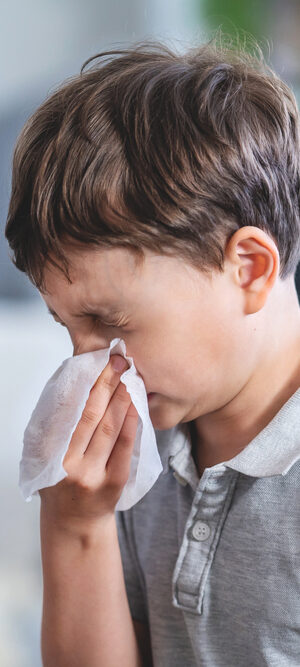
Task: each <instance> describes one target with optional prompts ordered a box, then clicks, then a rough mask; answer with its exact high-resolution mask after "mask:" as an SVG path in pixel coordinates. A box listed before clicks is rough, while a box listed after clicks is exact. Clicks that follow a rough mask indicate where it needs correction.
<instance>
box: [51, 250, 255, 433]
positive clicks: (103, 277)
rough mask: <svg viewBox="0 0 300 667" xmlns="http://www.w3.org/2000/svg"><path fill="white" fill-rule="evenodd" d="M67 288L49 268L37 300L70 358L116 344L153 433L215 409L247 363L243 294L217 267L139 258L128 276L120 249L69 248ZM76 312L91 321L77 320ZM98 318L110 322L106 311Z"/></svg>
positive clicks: (250, 354)
mask: <svg viewBox="0 0 300 667" xmlns="http://www.w3.org/2000/svg"><path fill="white" fill-rule="evenodd" d="M68 257H69V258H70V259H71V261H72V262H73V264H72V268H71V272H70V276H71V279H72V281H73V282H72V284H69V283H68V282H67V280H66V279H65V277H64V276H63V274H62V273H61V272H60V271H58V270H57V269H56V268H54V267H52V266H50V265H49V267H47V269H46V270H45V280H46V289H47V291H48V294H46V295H44V294H43V295H42V297H43V299H44V300H45V302H46V304H47V305H48V306H49V308H50V309H51V310H53V311H55V313H56V314H57V316H58V318H59V319H60V320H61V321H62V322H63V323H64V324H65V326H66V327H67V328H68V331H69V334H70V337H71V340H72V343H73V346H74V355H77V354H80V353H83V352H89V351H92V350H97V349H100V348H106V347H109V343H110V341H111V340H112V339H113V338H116V337H120V338H123V339H124V341H125V343H126V351H127V356H130V357H132V358H133V360H134V363H135V366H136V369H137V371H138V372H139V374H140V375H141V376H142V378H143V380H144V383H145V387H146V390H147V393H150V392H155V396H153V397H152V398H151V399H150V401H149V410H150V416H151V419H152V423H153V426H154V428H157V429H162V430H164V429H168V428H171V427H173V426H175V425H176V424H178V423H180V422H188V421H191V420H193V419H195V418H197V417H199V416H201V415H204V414H208V413H209V412H212V411H214V410H217V409H219V408H220V407H222V406H224V405H225V404H226V403H227V402H228V401H230V400H231V399H232V398H233V397H234V396H235V395H236V394H237V393H238V392H239V391H240V389H241V388H242V387H243V386H244V384H245V383H246V382H247V380H248V378H249V376H250V374H251V372H252V370H253V368H254V365H255V349H254V346H253V345H252V346H251V329H252V328H253V325H252V324H251V325H250V323H249V319H250V320H251V318H249V317H248V318H247V317H245V315H244V314H243V294H242V292H243V290H241V289H239V287H238V286H237V284H236V282H235V281H234V279H233V271H234V269H233V267H232V266H231V264H230V262H229V263H228V262H225V271H224V273H223V274H220V273H218V272H214V273H213V274H212V277H211V278H208V277H206V276H205V275H204V274H203V273H201V272H199V271H197V270H196V269H195V268H193V267H191V266H190V265H189V264H187V263H185V262H183V261H182V260H179V259H175V258H169V257H165V256H159V255H154V254H153V253H151V252H150V251H146V257H145V262H144V264H143V265H142V266H141V267H140V268H135V261H134V258H133V256H132V255H131V253H130V252H129V251H127V250H125V249H122V248H114V249H107V250H95V249H87V250H80V251H79V250H76V251H74V250H72V252H70V251H69V252H68ZM109 307H110V308H113V309H115V310H117V311H118V312H119V316H120V318H122V320H123V321H124V325H120V326H119V327H116V326H107V325H105V324H103V323H101V321H99V322H97V321H96V319H95V318H96V315H97V313H99V315H100V314H101V313H100V309H104V308H109ZM82 309H90V310H92V311H93V312H94V313H95V316H94V317H93V316H92V315H85V316H81V317H79V316H78V314H79V313H80V311H81V310H82ZM102 318H103V319H104V320H105V321H110V319H111V316H110V315H109V313H108V312H107V315H106V316H105V315H104V313H103V315H102Z"/></svg>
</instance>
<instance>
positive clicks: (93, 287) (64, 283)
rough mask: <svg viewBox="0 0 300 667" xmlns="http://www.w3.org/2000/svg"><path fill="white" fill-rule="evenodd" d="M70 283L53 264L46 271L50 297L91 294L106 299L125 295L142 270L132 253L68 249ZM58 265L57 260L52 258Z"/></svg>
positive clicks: (115, 250)
mask: <svg viewBox="0 0 300 667" xmlns="http://www.w3.org/2000/svg"><path fill="white" fill-rule="evenodd" d="M64 252H65V255H66V258H67V262H68V269H69V276H70V280H71V283H69V281H68V280H67V277H66V276H65V275H64V273H63V272H62V271H61V270H59V269H58V268H57V267H56V266H53V265H52V264H51V263H50V262H47V263H46V265H45V269H44V279H45V287H46V291H47V294H49V296H55V295H57V294H59V293H62V292H68V294H69V295H70V294H72V293H73V292H74V293H76V292H78V291H83V292H84V291H88V292H89V293H90V295H91V296H92V294H93V293H94V292H96V293H97V292H99V291H100V290H101V293H103V295H107V296H108V297H109V296H112V295H113V294H115V295H116V294H119V295H120V296H122V295H123V294H124V288H125V286H126V287H127V288H128V285H129V284H130V283H133V282H134V280H135V279H136V277H137V274H138V273H140V272H141V270H142V267H141V266H138V265H137V261H136V258H135V256H134V255H133V253H131V252H129V251H128V250H126V249H123V248H112V249H110V248H109V249H98V248H96V249H89V248H88V249H86V248H83V249H73V248H72V249H71V250H70V249H68V248H67V249H66V248H64ZM52 259H54V261H56V262H57V258H56V257H55V256H54V255H52Z"/></svg>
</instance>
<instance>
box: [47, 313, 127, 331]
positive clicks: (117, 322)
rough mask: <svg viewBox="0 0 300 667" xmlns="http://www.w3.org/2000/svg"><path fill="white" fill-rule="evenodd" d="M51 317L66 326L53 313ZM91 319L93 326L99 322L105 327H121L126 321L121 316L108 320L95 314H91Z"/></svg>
mask: <svg viewBox="0 0 300 667" xmlns="http://www.w3.org/2000/svg"><path fill="white" fill-rule="evenodd" d="M52 317H53V319H54V320H55V322H57V323H58V324H61V326H62V327H66V326H67V325H66V324H65V323H64V322H62V321H61V320H59V319H58V318H57V317H54V316H53V315H52ZM92 319H93V322H94V325H95V326H97V324H99V325H100V324H101V325H104V326H106V327H118V328H123V327H125V326H126V322H125V321H124V320H122V319H121V318H119V319H116V320H111V321H110V322H108V321H107V320H106V321H104V320H102V319H100V317H97V316H93V317H92Z"/></svg>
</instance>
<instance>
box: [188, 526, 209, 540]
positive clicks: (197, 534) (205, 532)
mask: <svg viewBox="0 0 300 667" xmlns="http://www.w3.org/2000/svg"><path fill="white" fill-rule="evenodd" d="M192 535H193V537H194V538H195V540H198V542H204V540H207V538H208V537H209V536H210V527H209V526H208V525H207V523H204V521H195V523H194V525H193V528H192Z"/></svg>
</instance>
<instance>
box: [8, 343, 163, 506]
mask: <svg viewBox="0 0 300 667" xmlns="http://www.w3.org/2000/svg"><path fill="white" fill-rule="evenodd" d="M111 354H120V355H121V356H123V357H124V358H125V359H126V360H127V362H128V364H129V368H128V369H126V370H125V371H124V372H123V373H122V374H121V376H120V380H121V382H123V384H125V386H126V389H127V391H128V393H129V394H130V396H131V400H132V403H133V404H134V406H135V408H136V410H137V412H138V424H137V431H136V437H135V442H134V447H133V453H132V457H131V462H130V472H129V477H128V480H127V482H126V484H125V486H124V487H123V490H122V494H121V496H120V498H119V500H118V502H117V504H116V507H115V509H116V510H127V509H130V507H132V506H133V505H135V503H137V502H138V501H139V500H140V499H141V498H142V497H143V496H144V495H145V494H146V493H147V492H148V491H149V490H150V489H151V487H152V486H153V484H154V483H155V481H156V480H157V478H158V476H159V475H160V473H161V472H162V470H163V466H162V462H161V458H160V455H159V452H158V449H157V443H156V436H155V431H154V428H153V425H152V422H151V419H150V416H149V408H148V399H147V393H146V388H145V385H144V382H143V380H142V378H141V376H140V375H138V373H137V371H136V368H135V365H134V362H133V359H132V357H127V356H126V345H125V342H124V341H123V340H122V339H121V338H114V339H113V340H112V341H111V342H110V346H109V348H105V349H102V350H96V351H94V352H85V353H83V354H79V355H77V356H75V357H70V358H68V359H65V360H64V361H63V363H62V364H61V365H60V366H59V368H58V369H57V370H56V371H55V373H53V375H52V376H51V377H50V379H49V380H48V382H47V383H46V385H45V387H44V389H43V391H42V393H41V396H40V398H39V400H38V402H37V405H36V407H35V408H34V410H33V412H32V415H31V418H30V420H29V422H28V424H27V426H26V429H25V431H24V438H23V452H22V458H21V461H20V464H19V466H20V475H19V487H20V489H21V492H22V495H23V496H24V498H25V500H26V502H29V501H31V499H32V496H33V495H38V490H39V489H42V488H44V487H48V486H53V485H55V484H57V483H58V482H60V481H61V480H62V479H64V478H65V477H67V475H68V473H67V472H66V471H65V469H64V467H63V459H64V456H65V454H66V451H67V449H68V446H69V443H70V440H71V437H72V434H73V432H74V431H75V429H76V426H77V424H78V422H79V420H80V418H81V415H82V412H83V409H84V407H85V404H86V401H87V399H88V397H89V393H90V390H91V388H92V386H93V385H94V384H95V382H96V380H97V378H98V377H99V375H100V373H101V372H102V370H103V369H104V368H105V366H107V364H108V362H109V358H110V356H111Z"/></svg>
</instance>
